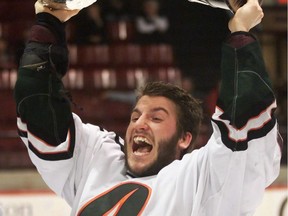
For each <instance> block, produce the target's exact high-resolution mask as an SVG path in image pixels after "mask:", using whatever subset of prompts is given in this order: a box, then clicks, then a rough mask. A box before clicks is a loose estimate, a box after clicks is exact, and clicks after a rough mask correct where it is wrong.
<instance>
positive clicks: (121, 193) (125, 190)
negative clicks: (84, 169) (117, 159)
mask: <svg viewBox="0 0 288 216" xmlns="http://www.w3.org/2000/svg"><path fill="white" fill-rule="evenodd" d="M150 195H151V188H150V187H149V186H147V185H145V184H141V183H139V182H125V183H121V184H118V185H116V186H115V187H113V188H111V189H109V190H107V191H105V192H104V193H102V194H100V195H98V196H96V197H95V198H93V199H92V200H90V201H89V202H88V203H86V204H85V205H84V206H83V207H82V208H81V210H80V211H79V213H78V216H91V215H93V216H112V215H113V216H116V215H117V216H122V215H123V216H124V215H125V216H136V215H141V213H142V212H143V210H144V209H145V206H146V205H147V203H148V200H149V198H150Z"/></svg>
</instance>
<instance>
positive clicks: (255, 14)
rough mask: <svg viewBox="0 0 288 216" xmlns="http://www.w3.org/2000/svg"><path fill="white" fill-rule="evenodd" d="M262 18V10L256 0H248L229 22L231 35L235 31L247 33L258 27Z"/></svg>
mask: <svg viewBox="0 0 288 216" xmlns="http://www.w3.org/2000/svg"><path fill="white" fill-rule="evenodd" d="M263 17H264V13H263V10H262V8H261V6H260V5H259V2H258V0H248V1H247V3H246V4H244V5H243V6H242V7H240V8H239V9H238V10H237V11H236V13H235V15H234V16H233V18H232V19H231V20H230V22H229V29H230V31H231V33H233V32H236V31H245V32H248V31H249V30H250V29H252V28H253V27H255V26H256V25H258V24H259V23H260V22H261V20H262V18H263Z"/></svg>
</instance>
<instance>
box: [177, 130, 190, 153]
mask: <svg viewBox="0 0 288 216" xmlns="http://www.w3.org/2000/svg"><path fill="white" fill-rule="evenodd" d="M192 138H193V137H192V134H191V133H190V132H185V133H184V134H183V136H182V137H181V138H180V139H179V141H178V147H179V148H180V149H181V150H185V149H187V148H188V147H189V145H190V143H191V141H192Z"/></svg>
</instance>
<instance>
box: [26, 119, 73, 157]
mask: <svg viewBox="0 0 288 216" xmlns="http://www.w3.org/2000/svg"><path fill="white" fill-rule="evenodd" d="M72 122H73V121H72ZM69 130H70V143H69V148H68V150H67V151H65V152H58V153H57V152H56V153H43V152H40V151H39V150H37V149H36V148H35V147H34V146H33V145H32V144H31V142H30V141H29V142H28V147H29V149H30V150H31V151H32V152H33V153H34V154H35V155H37V157H39V158H41V159H43V160H47V161H58V160H66V159H70V158H72V157H73V153H74V148H75V125H74V122H73V123H72V124H71V126H70V128H69Z"/></svg>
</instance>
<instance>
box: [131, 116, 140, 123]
mask: <svg viewBox="0 0 288 216" xmlns="http://www.w3.org/2000/svg"><path fill="white" fill-rule="evenodd" d="M138 119H139V117H138V116H131V121H132V122H136V121H137V120H138Z"/></svg>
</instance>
